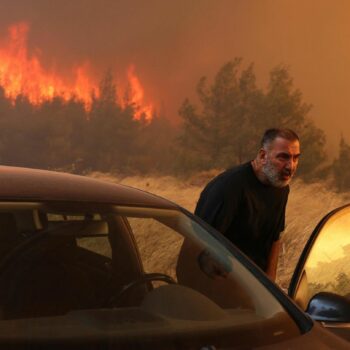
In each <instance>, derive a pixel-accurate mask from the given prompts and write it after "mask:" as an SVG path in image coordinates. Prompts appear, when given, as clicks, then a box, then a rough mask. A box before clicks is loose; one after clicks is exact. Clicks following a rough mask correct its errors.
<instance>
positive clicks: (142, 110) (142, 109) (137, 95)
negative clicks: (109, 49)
mask: <svg viewBox="0 0 350 350" xmlns="http://www.w3.org/2000/svg"><path fill="white" fill-rule="evenodd" d="M127 75H128V82H129V86H130V96H129V99H130V103H131V104H132V105H133V106H134V108H135V114H134V118H135V119H137V120H140V119H141V118H142V117H144V118H145V119H146V121H150V120H151V119H152V115H153V106H152V105H151V104H145V101H144V90H143V87H142V85H141V82H140V80H139V78H138V77H137V75H136V73H135V66H134V65H133V64H131V65H130V66H129V68H128V74H127Z"/></svg>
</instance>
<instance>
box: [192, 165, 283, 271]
mask: <svg viewBox="0 0 350 350" xmlns="http://www.w3.org/2000/svg"><path fill="white" fill-rule="evenodd" d="M288 194H289V186H286V187H282V188H277V187H273V186H268V185H264V184H263V183H261V182H260V181H259V180H258V179H257V177H256V175H255V173H254V170H253V167H252V165H251V163H250V162H249V163H245V164H242V165H239V166H237V167H234V168H232V169H229V170H227V171H225V172H223V173H222V174H220V175H218V176H217V177H215V178H214V179H213V180H211V181H210V182H209V183H208V184H207V186H206V187H205V188H204V190H203V191H202V193H201V195H200V198H199V201H198V203H197V207H196V210H195V214H196V215H198V216H199V217H201V218H202V219H203V220H204V221H206V222H207V223H208V224H210V225H211V226H213V227H214V228H216V229H217V230H218V231H220V232H221V233H222V234H224V235H225V236H226V237H227V238H228V239H229V240H230V241H231V242H233V243H234V244H235V245H236V246H237V247H238V248H240V249H241V250H242V251H243V252H244V253H245V254H246V255H248V256H249V257H250V258H251V259H252V260H253V261H254V262H255V263H256V264H257V265H258V266H260V267H261V268H262V269H263V270H266V267H267V259H268V256H269V253H270V250H271V246H272V244H273V242H274V241H276V240H278V239H279V236H280V233H281V232H282V231H283V230H284V225H285V221H284V220H285V209H286V204H287V200H288Z"/></svg>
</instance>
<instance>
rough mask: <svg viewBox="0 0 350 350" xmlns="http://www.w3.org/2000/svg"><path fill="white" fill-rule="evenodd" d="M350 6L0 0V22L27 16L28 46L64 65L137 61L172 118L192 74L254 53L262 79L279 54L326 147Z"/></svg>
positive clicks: (333, 131)
mask: <svg viewBox="0 0 350 350" xmlns="http://www.w3.org/2000/svg"><path fill="white" fill-rule="evenodd" d="M349 10H350V3H349V2H342V1H338V2H332V1H330V0H322V1H321V0H320V1H318V2H317V6H316V3H315V2H314V1H312V0H309V1H302V2H301V1H300V2H295V1H292V0H285V1H282V2H281V1H276V0H265V1H260V0H250V1H246V0H236V1H230V0H221V1H211V0H201V1H195V2H189V1H186V0H179V1H163V0H151V1H144V0H133V1H127V0H125V1H114V0H109V1H107V0H104V1H101V0H99V1H97V0H95V1H92V0H75V1H68V0H62V1H59V2H57V1H47V0H36V1H35V0H33V1H30V2H29V1H26V0H22V1H20V0H17V1H11V0H2V1H1V3H0V19H1V20H0V31H1V33H3V34H4V33H6V28H7V27H8V26H9V25H11V24H13V23H16V22H20V21H27V22H28V23H29V25H30V27H31V30H30V34H29V46H30V49H32V50H35V52H39V54H40V56H41V58H42V61H43V62H44V63H45V64H47V65H52V64H55V66H56V67H57V69H58V70H62V71H65V69H67V67H72V66H74V64H76V63H77V62H82V61H84V60H86V59H88V60H89V61H90V62H91V63H92V64H93V66H94V69H96V74H100V75H102V74H103V72H105V71H106V69H108V68H112V69H113V71H115V72H117V74H120V75H122V74H125V71H126V69H127V67H128V65H129V64H130V63H133V64H135V66H136V67H137V71H138V74H139V76H140V79H141V81H142V82H143V84H144V87H145V89H146V90H147V94H148V96H149V98H150V99H152V100H153V101H155V102H156V103H157V104H158V106H162V108H163V112H164V113H166V114H167V116H168V117H169V118H171V119H172V120H176V119H177V118H178V116H177V110H178V108H179V106H180V105H181V103H182V101H183V99H184V98H185V97H186V96H188V97H191V98H193V97H194V95H195V92H194V91H195V85H196V83H197V81H198V79H199V78H200V76H202V75H208V76H209V77H212V76H213V74H214V73H215V72H216V71H217V70H218V69H219V67H220V66H221V65H222V64H224V63H225V62H226V61H228V60H231V59H232V58H234V57H236V56H240V57H243V58H244V62H246V63H247V64H248V63H250V62H254V63H255V71H256V72H257V76H258V79H259V81H258V83H259V84H260V85H261V84H264V83H265V82H266V81H267V76H268V72H269V71H270V70H271V69H272V68H273V67H274V66H276V65H278V64H285V65H287V66H289V67H290V72H291V75H292V76H293V77H294V85H295V86H296V87H298V88H300V90H301V91H302V92H303V94H304V100H305V101H306V102H308V103H312V104H313V105H314V108H313V110H312V112H311V115H312V117H313V119H314V120H315V122H316V123H317V124H318V126H319V127H321V128H323V129H324V130H325V131H326V133H327V135H328V140H329V144H330V148H331V150H333V152H334V150H335V148H336V146H337V143H338V141H339V136H340V133H341V132H343V133H344V136H345V138H346V139H347V140H348V141H349V140H350V128H347V127H346V125H344V120H345V119H346V117H347V116H348V115H349V114H350V105H349V103H347V100H348V96H347V94H348V91H347V83H348V81H349V78H350V77H348V75H350V70H349V69H348V62H350V40H349V34H350V23H349V21H348V18H347V14H348V13H349ZM38 49H39V51H38ZM65 73H66V72H65Z"/></svg>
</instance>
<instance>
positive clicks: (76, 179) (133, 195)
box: [0, 166, 177, 208]
mask: <svg viewBox="0 0 350 350" xmlns="http://www.w3.org/2000/svg"><path fill="white" fill-rule="evenodd" d="M0 183H1V188H0V198H1V200H15V201H16V200H21V201H23V200H50V201H60V200H64V201H73V202H74V201H78V202H97V203H99V202H103V203H116V204H121V205H122V204H132V205H135V206H137V205H141V206H149V207H162V208H175V207H177V206H176V205H175V204H173V203H171V202H170V201H168V200H165V199H163V198H161V197H158V196H156V195H153V194H150V193H147V192H144V191H141V190H136V189H133V188H131V187H127V186H123V185H118V184H112V183H108V182H105V181H100V180H97V179H92V178H89V177H85V176H78V175H72V174H66V173H59V172H53V171H46V170H37V169H25V168H16V167H6V166H0Z"/></svg>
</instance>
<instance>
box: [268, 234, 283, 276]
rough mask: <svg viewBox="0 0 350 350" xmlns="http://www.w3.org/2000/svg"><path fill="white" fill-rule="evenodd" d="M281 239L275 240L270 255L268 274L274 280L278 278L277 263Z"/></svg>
mask: <svg viewBox="0 0 350 350" xmlns="http://www.w3.org/2000/svg"><path fill="white" fill-rule="evenodd" d="M280 245H281V243H280V241H279V240H278V241H275V242H273V244H272V247H271V251H270V255H269V258H268V261H267V268H266V274H267V275H268V276H269V278H270V279H271V280H272V281H275V280H276V273H277V264H278V255H279V252H280Z"/></svg>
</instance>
